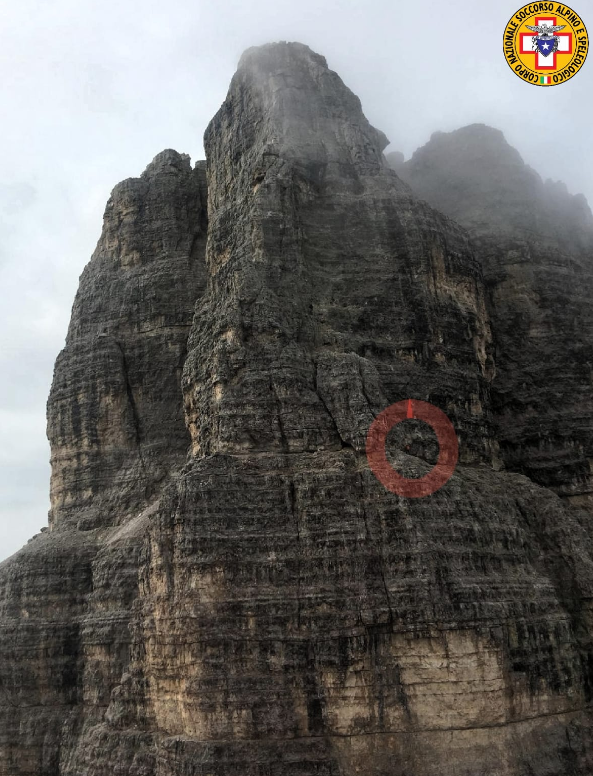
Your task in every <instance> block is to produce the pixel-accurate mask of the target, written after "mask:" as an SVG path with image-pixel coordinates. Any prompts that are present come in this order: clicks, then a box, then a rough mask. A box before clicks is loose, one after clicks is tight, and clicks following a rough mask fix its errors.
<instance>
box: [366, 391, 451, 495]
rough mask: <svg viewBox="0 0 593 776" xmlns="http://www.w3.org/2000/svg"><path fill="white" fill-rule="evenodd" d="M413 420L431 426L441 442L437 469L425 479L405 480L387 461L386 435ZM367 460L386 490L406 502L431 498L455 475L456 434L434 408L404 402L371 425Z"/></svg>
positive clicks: (381, 415) (421, 403)
mask: <svg viewBox="0 0 593 776" xmlns="http://www.w3.org/2000/svg"><path fill="white" fill-rule="evenodd" d="M409 418H414V419H416V420H422V421H423V422H424V423H428V425H429V426H431V427H432V429H433V430H434V432H435V434H436V436H437V440H438V442H439V457H438V460H437V462H436V465H435V466H434V468H433V469H431V470H430V471H429V472H428V474H425V475H424V477H418V478H408V477H402V476H401V474H399V473H398V472H396V470H395V469H394V468H393V466H392V465H391V464H390V463H389V461H388V460H387V455H386V452H385V442H386V440H387V434H389V432H390V431H391V429H392V428H393V427H394V426H396V425H397V424H398V423H401V421H402V420H407V419H409ZM366 451H367V460H368V462H369V466H370V467H371V470H372V472H373V474H374V475H375V477H376V478H377V479H378V480H379V482H380V483H381V484H382V485H384V486H385V487H386V488H387V490H390V491H391V492H392V493H396V494H397V495H398V496H405V497H406V498H422V497H423V496H430V495H431V494H432V493H434V492H435V491H436V490H438V489H439V488H442V487H443V485H444V484H445V483H446V482H447V480H448V479H449V478H450V477H451V475H452V474H453V472H454V471H455V466H456V465H457V458H458V457H459V444H458V442H457V434H456V433H455V429H454V428H453V425H452V423H451V421H450V420H449V418H448V417H447V416H446V415H445V413H444V412H443V411H442V410H440V409H439V408H438V407H435V406H434V404H429V403H428V402H426V401H416V399H414V400H412V399H404V401H399V402H397V404H392V405H391V406H390V407H387V409H386V410H383V412H382V413H381V414H380V415H377V417H376V418H375V420H374V421H373V422H372V424H371V427H370V429H369V433H368V435H367V445H366Z"/></svg>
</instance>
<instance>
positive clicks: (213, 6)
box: [0, 0, 593, 559]
mask: <svg viewBox="0 0 593 776" xmlns="http://www.w3.org/2000/svg"><path fill="white" fill-rule="evenodd" d="M574 2H575V3H576V6H575V5H574V3H573V4H572V5H573V6H574V7H575V10H577V12H579V11H580V9H581V7H582V11H583V14H584V15H585V23H587V22H588V23H589V29H590V31H592V30H593V9H592V8H591V5H590V2H587V3H585V2H583V0H579V2H580V4H579V2H577V0H574ZM521 4H522V3H521V0H510V2H509V0H497V2H496V3H493V4H490V5H489V6H487V7H486V6H484V4H483V3H479V2H476V0H451V1H450V2H448V3H442V2H437V1H436V0H414V2H405V3H404V2H397V0H367V2H364V3H363V2H361V0H350V1H349V0H243V1H241V2H240V1H239V0H217V2H204V0H167V1H166V2H163V1H162V0H159V2H151V0H142V1H141V2H140V0H131V1H126V0H101V2H89V1H88V0H53V2H51V3H49V2H46V1H45V0H44V2H33V1H32V0H4V2H3V3H2V10H1V12H0V68H1V72H0V115H1V116H2V125H1V130H0V132H1V136H2V142H1V143H0V288H1V292H2V304H1V306H0V369H1V375H2V381H1V383H0V559H2V558H4V557H6V556H8V555H10V554H12V553H13V552H14V551H16V550H17V549H18V548H19V547H20V546H21V545H22V544H24V543H25V542H26V541H27V539H28V538H29V537H30V536H32V535H33V534H34V533H36V532H37V531H38V530H39V529H40V528H41V527H42V526H44V525H46V523H47V510H48V508H49V503H48V495H47V494H48V488H49V464H48V460H49V447H48V444H47V441H46V437H45V402H46V398H47V394H48V392H49V387H50V382H51V377H52V369H53V362H54V360H55V357H56V355H57V354H58V352H59V350H60V348H61V347H62V344H63V341H64V336H65V333H66V328H67V324H68V320H69V316H70V308H71V304H72V301H73V298H74V294H75V291H76V287H77V284H78V277H79V275H80V273H81V271H82V269H83V267H84V265H85V264H86V262H87V261H88V259H89V257H90V255H91V253H92V251H93V249H94V246H95V243H96V241H97V239H98V237H99V234H100V230H101V222H102V215H103V208H104V206H105V203H106V201H107V198H108V196H109V193H110V191H111V189H112V188H113V186H114V185H115V184H116V183H117V182H118V181H120V180H122V179H123V178H127V177H130V176H136V175H139V174H140V173H141V172H142V171H143V170H144V168H145V167H146V165H147V164H148V163H149V162H150V160H151V159H152V158H153V157H154V156H155V155H156V154H157V153H158V152H159V151H161V150H163V149H164V148H175V149H176V150H178V151H180V152H185V153H189V154H190V155H191V157H192V159H193V160H196V159H197V158H203V148H202V136H203V132H204V129H205V128H206V125H207V123H208V121H209V119H210V118H211V117H212V116H213V114H214V113H215V111H216V110H217V109H218V107H219V106H220V104H221V102H222V101H223V99H224V97H225V94H226V90H227V87H228V83H229V80H230V78H231V76H232V74H233V72H234V70H235V68H236V64H237V61H238V59H239V57H240V55H241V53H242V51H243V50H244V49H245V48H247V47H249V46H253V45H258V44H262V43H267V42H270V41H274V40H299V41H301V42H303V43H307V44H308V45H310V46H311V47H312V48H313V49H315V50H316V51H318V52H319V53H322V54H324V55H325V56H326V57H327V59H328V63H329V65H330V67H331V68H333V69H334V70H337V72H338V73H339V74H340V75H341V76H342V78H343V79H344V80H345V82H346V83H347V84H348V86H350V88H352V89H353V90H354V91H355V92H356V93H357V94H358V95H359V96H360V98H361V100H362V104H363V107H364V109H365V113H366V115H367V117H368V118H369V119H370V121H371V122H372V123H373V124H375V126H377V127H379V128H380V129H382V130H383V131H384V132H385V133H386V134H387V136H388V137H389V138H390V140H391V142H392V146H391V148H390V149H389V150H401V151H403V152H404V153H405V155H406V158H407V157H409V156H410V155H411V153H412V152H413V151H414V149H415V148H416V147H417V146H419V145H422V144H424V143H425V142H426V141H427V140H428V138H429V137H430V135H431V133H432V132H433V131H434V130H437V129H441V130H451V129H455V128H457V127H459V126H463V125H465V124H469V123H472V122H485V123H488V124H492V125H493V126H496V127H498V128H500V129H502V130H503V131H504V132H505V134H506V137H507V139H508V140H509V142H511V143H512V144H513V145H514V146H515V147H516V148H518V149H519V151H520V152H521V154H522V155H523V158H524V159H525V160H526V161H527V162H528V163H529V164H531V165H532V166H533V167H534V168H535V169H537V170H538V171H539V172H540V173H541V174H542V175H543V176H544V177H551V178H553V179H561V180H564V181H565V182H566V183H567V185H568V187H569V190H570V191H572V192H573V193H577V192H583V193H585V195H586V196H587V198H588V199H589V202H593V154H592V152H591V140H590V137H591V125H592V119H593V108H592V107H591V94H592V93H593V56H592V57H591V58H590V60H591V61H588V62H587V63H586V64H585V66H584V68H583V70H581V72H580V73H579V74H578V75H577V76H576V77H575V78H573V79H572V80H571V81H570V82H568V83H566V84H564V85H562V86H558V87H554V88H552V89H551V90H550V89H543V88H537V87H534V86H530V85H528V84H525V83H523V82H522V81H521V80H520V79H519V78H517V77H516V76H515V75H514V74H513V73H512V72H511V70H510V69H509V67H508V66H507V64H506V62H505V59H504V57H503V54H502V35H503V30H504V27H505V25H506V23H507V21H508V19H509V18H510V17H511V16H512V15H513V14H514V13H515V11H517V10H518V8H519V7H520V5H521ZM587 8H588V9H589V11H590V17H591V18H590V19H589V18H587V11H586V9H587Z"/></svg>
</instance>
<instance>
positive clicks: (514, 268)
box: [389, 125, 593, 511]
mask: <svg viewBox="0 0 593 776" xmlns="http://www.w3.org/2000/svg"><path fill="white" fill-rule="evenodd" d="M389 161H390V164H391V165H392V167H393V168H394V169H397V170H398V174H399V175H400V176H402V177H403V178H404V179H405V180H407V181H408V182H409V183H410V185H411V186H412V188H413V189H414V191H415V192H416V193H417V194H418V195H419V196H420V197H422V198H423V199H426V200H427V201H428V202H430V203H431V204H432V205H434V206H435V207H437V208H438V209H439V210H441V211H442V212H443V213H446V214H447V215H449V216H451V217H452V218H454V219H455V220H456V221H458V222H459V223H460V224H463V226H465V227H466V228H467V229H468V231H469V234H470V236H471V238H472V245H473V246H474V248H475V251H476V254H477V256H478V258H479V259H480V263H481V265H482V268H483V272H484V282H485V285H486V294H487V301H488V310H489V317H490V321H491V323H492V327H493V329H494V332H495V338H494V340H495V343H494V344H495V348H496V350H495V362H496V378H495V380H494V382H493V384H492V392H493V393H492V398H493V405H492V409H493V412H494V414H495V420H496V426H497V434H496V437H497V439H498V440H499V442H500V444H501V448H502V453H503V457H504V460H505V462H506V465H507V467H508V468H510V469H513V470H515V471H519V472H522V473H524V474H526V475H527V476H528V477H530V478H531V479H532V480H534V481H535V482H538V483H539V484H541V485H544V486H546V487H549V488H553V489H554V490H555V491H556V492H557V493H559V494H560V495H562V496H565V497H567V498H569V499H570V500H571V501H572V502H574V503H578V504H581V505H583V506H585V507H587V508H588V509H589V510H590V511H591V510H593V500H592V496H591V494H592V493H593V479H592V466H591V463H592V461H593V393H592V391H591V385H592V382H593V306H592V304H591V299H592V298H593V262H592V260H591V257H592V256H593V216H592V215H591V211H590V210H589V208H588V206H587V203H586V201H585V199H584V197H583V196H582V195H578V196H576V197H573V196H571V195H570V194H568V192H567V190H566V187H565V186H564V185H563V184H561V183H553V182H552V181H549V180H548V181H546V182H545V183H544V182H543V181H542V180H541V178H540V177H539V175H538V174H537V173H535V172H534V171H533V170H532V169H531V168H529V167H528V166H527V165H525V164H524V163H523V161H522V159H521V157H520V155H519V154H518V152H517V151H516V150H515V149H514V148H511V146H509V145H508V143H507V142H506V141H505V139H504V137H503V135H502V133H501V132H499V131H498V130H495V129H492V128H490V127H486V126H483V125H474V126H470V127H465V128H464V129H460V130H457V131H456V132H451V133H448V134H445V133H442V132H437V133H435V134H434V135H433V136H432V138H431V140H430V142H429V143H428V144H427V145H426V146H424V147H423V148H421V149H419V150H418V151H416V153H415V154H414V156H413V157H412V159H410V160H409V161H408V162H407V163H405V164H402V160H401V159H398V158H397V157H396V156H393V157H392V158H390V160H389Z"/></svg>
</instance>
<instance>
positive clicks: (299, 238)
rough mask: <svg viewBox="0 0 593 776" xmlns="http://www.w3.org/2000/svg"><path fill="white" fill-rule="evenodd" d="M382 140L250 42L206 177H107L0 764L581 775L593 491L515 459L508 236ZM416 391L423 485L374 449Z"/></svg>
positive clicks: (10, 658)
mask: <svg viewBox="0 0 593 776" xmlns="http://www.w3.org/2000/svg"><path fill="white" fill-rule="evenodd" d="M386 143H387V141H386V138H385V137H384V136H383V135H382V134H381V133H380V132H378V131H377V130H375V129H374V128H373V127H371V126H370V125H369V123H368V122H367V120H366V119H365V117H364V115H363V113H362V110H361V106H360V102H359V100H358V99H357V98H356V97H355V96H354V95H353V94H352V92H350V91H349V90H348V89H347V87H346V86H345V85H344V84H343V83H342V81H341V80H340V78H339V77H338V76H337V75H336V74H335V73H333V72H332V71H331V70H329V69H328V67H327V65H326V62H325V60H324V59H323V58H322V57H321V56H319V55H317V54H314V53H313V52H312V51H311V50H310V49H308V48H307V47H305V46H302V45H300V44H285V43H283V44H275V45H271V46H264V47H262V48H258V49H252V50H249V51H248V52H246V53H245V55H244V56H243V58H242V60H241V62H240V65H239V69H238V72H237V74H236V75H235V77H234V78H233V81H232V83H231V86H230V89H229V93H228V95H227V98H226V100H225V102H224V104H223V105H222V107H221V109H220V110H219V112H218V113H217V115H216V116H215V117H214V119H213V120H212V122H211V124H210V126H209V127H208V129H207V131H206V136H205V146H206V154H207V163H206V180H204V177H203V167H202V166H200V165H198V166H197V168H196V169H195V170H191V168H190V166H189V163H188V161H187V159H186V158H185V157H183V156H180V155H177V154H175V153H174V152H165V153H164V154H162V155H160V156H159V157H157V158H156V160H155V161H154V162H153V164H152V165H151V166H150V167H149V168H148V170H147V172H146V173H145V174H144V176H143V177H142V178H141V179H138V180H134V181H130V182H126V183H124V184H120V186H119V187H117V188H116V189H115V191H114V195H113V197H112V199H111V200H110V203H109V204H108V208H107V213H106V220H105V226H104V231H103V236H102V238H101V240H100V242H99V246H98V248H97V252H96V253H95V255H94V256H93V258H92V260H91V262H90V264H89V266H88V268H87V270H85V274H84V275H83V278H82V279H81V288H80V291H79V295H78V297H77V301H76V302H75V307H74V311H73V318H72V325H71V329H70V332H69V335H68V341H67V344H66V349H65V351H64V352H63V354H62V355H61V356H60V358H59V359H58V363H57V366H56V374H55V380H54V387H53V389H52V395H51V397H50V402H49V407H48V416H49V434H50V438H51V442H52V466H53V477H52V516H51V530H50V531H47V532H45V533H43V534H42V535H41V536H39V537H36V538H35V539H34V540H33V541H32V542H31V543H30V544H29V545H28V546H27V547H26V548H25V549H24V550H23V551H22V552H21V553H19V554H17V555H16V556H14V557H13V558H11V559H10V560H9V561H7V562H5V563H4V564H2V565H1V566H0V776H15V775H17V776H25V775H27V776H32V774H36V775H37V774H42V775H43V776H81V775H82V774H84V776H104V775H105V774H113V773H120V774H122V775H124V774H125V776H231V774H237V776H239V774H241V776H262V775H263V774H278V776H280V774H282V775H283V776H285V775H286V774H290V776H321V774H326V775H329V774H332V775H333V776H338V774H339V776H354V775H355V774H373V775H374V776H388V774H389V776H394V774H395V775H397V776H404V775H405V776H437V774H438V775H439V776H453V775H455V776H476V774H483V775H484V776H486V775H487V776H528V775H529V776H534V775H535V776H544V775H545V776H551V774H555V775H556V776H568V775H569V774H571V775H572V776H575V775H576V774H578V775H579V776H585V774H589V773H591V771H592V770H593V740H592V736H591V717H590V712H589V706H590V702H591V681H592V670H593V648H592V645H591V629H592V623H591V606H590V602H591V597H592V593H593V541H592V537H591V531H590V527H589V522H588V520H589V515H588V514H587V513H586V512H583V511H581V510H580V508H579V505H578V504H577V503H574V502H573V503H571V502H570V501H569V500H566V499H562V498H561V497H560V496H559V495H558V494H557V493H555V492H554V491H553V490H552V489H551V487H549V486H553V487H555V488H557V483H556V480H555V479H554V477H553V476H552V475H550V480H549V481H546V471H547V470H546V468H545V467H540V469H539V470H538V471H540V472H543V473H542V474H541V476H538V477H531V478H529V477H526V476H524V475H523V474H520V473H516V472H514V471H512V469H513V468H516V469H520V470H521V471H525V472H526V473H527V474H530V470H528V469H527V468H525V469H521V467H519V466H515V467H514V466H513V463H514V459H513V458H512V457H510V454H509V450H510V443H509V440H508V438H507V436H506V435H505V434H506V432H505V430H504V429H505V426H504V424H503V423H502V421H501V417H502V414H503V413H502V410H501V400H500V398H499V397H500V395H502V393H503V392H504V390H505V389H506V390H509V391H512V390H515V384H514V383H513V382H512V379H511V378H512V369H511V366H510V364H511V360H510V359H511V357H512V354H511V356H509V355H508V354H505V347H506V346H507V345H508V347H509V348H512V347H515V344H514V342H511V341H510V339H509V337H508V336H507V335H505V334H504V330H501V329H500V326H501V321H503V322H504V314H503V312H501V310H502V309H503V308H502V307H497V302H498V300H499V297H496V296H493V295H492V293H491V285H492V282H491V280H490V277H491V273H492V272H494V271H495V270H494V269H493V266H494V264H495V262H496V261H497V256H496V255H494V253H493V254H492V255H491V256H490V257H489V258H490V259H491V263H490V264H488V262H487V260H486V258H487V257H485V255H484V253H483V251H482V246H481V244H479V245H478V249H477V250H475V249H474V247H473V246H472V242H471V241H470V238H469V236H468V234H467V232H466V231H465V230H464V229H463V228H462V227H461V226H459V225H458V224H457V223H456V222H455V221H453V220H451V219H450V218H448V217H447V216H446V215H443V214H441V213H440V212H439V211H438V210H434V209H433V208H432V207H430V206H429V205H428V204H426V203H425V202H423V201H421V200H418V199H416V197H415V195H414V194H413V193H412V191H411V190H410V189H409V188H408V185H406V184H405V183H403V182H402V180H401V179H400V177H398V175H397V174H396V173H395V172H394V171H393V170H391V169H390V167H389V165H388V163H387V161H386V159H385V157H384V156H383V150H384V148H385V146H386ZM512 153H514V152H512ZM398 167H402V163H401V159H399V160H398ZM403 168H406V165H403ZM402 175H404V176H405V177H409V176H408V172H407V170H406V172H402ZM206 186H207V192H208V193H207V197H208V211H207V214H206V210H205V191H206ZM550 196H551V197H556V196H558V197H560V198H561V199H562V197H563V196H564V195H562V194H556V193H555V192H554V193H553V194H550ZM470 199H473V198H472V197H470ZM438 204H439V205H441V208H442V209H444V210H446V209H447V208H445V207H443V206H442V204H441V203H438ZM580 207H581V211H582V212H581V214H580V215H579V216H578V219H577V216H575V215H574V212H573V209H571V208H569V210H570V211H571V213H572V215H571V217H574V218H575V219H577V220H578V224H579V227H578V229H579V230H580V231H579V235H578V238H575V239H578V242H579V245H578V246H577V248H575V250H577V249H578V251H581V253H579V261H581V262H582V263H583V264H584V263H585V261H586V251H587V250H588V247H587V246H588V243H587V240H589V239H590V236H591V230H590V226H589V224H588V223H587V213H586V210H585V209H584V207H582V205H580ZM454 215H455V216H456V217H457V218H459V220H464V219H463V217H462V214H461V213H455V214H454ZM503 221H504V219H503ZM206 229H207V245H206V246H205V253H204V239H205V234H206ZM508 233H509V235H510V236H509V238H508V239H509V240H511V239H516V240H520V239H522V238H521V237H520V236H519V233H518V231H515V227H514V225H513V224H511V223H510V224H509V225H508ZM515 234H516V235H517V236H516V237H513V235H515ZM505 239H506V238H505ZM571 250H572V248H571ZM571 255H572V254H571ZM500 261H501V268H500V272H501V273H503V272H506V264H505V257H504V255H502V254H501V256H500ZM546 266H547V265H546ZM534 274H536V272H535V270H534ZM526 282H527V280H526ZM530 293H531V292H530ZM534 293H535V292H534ZM577 294H578V289H577V290H574V289H573V287H572V286H571V285H570V284H568V285H567V286H566V295H567V296H568V298H569V301H570V300H572V299H573V298H574V299H576V298H577ZM501 298H502V299H506V298H507V297H505V296H504V295H503V296H502V297H501ZM538 299H539V304H541V306H542V310H544V311H545V310H547V309H548V308H546V304H547V303H548V302H549V305H550V307H549V311H550V312H549V314H550V315H556V314H557V313H556V312H555V310H556V307H557V305H558V303H559V302H558V300H557V299H554V298H552V297H551V296H550V297H547V298H546V297H544V296H543V295H542V296H540V297H538ZM575 304H576V302H575ZM505 337H506V338H505ZM583 337H584V338H585V335H583ZM559 341H560V340H559V339H558V340H554V339H553V338H551V337H550V338H549V339H548V347H549V348H550V349H551V350H553V348H554V347H555V346H556V345H555V343H556V342H559ZM495 346H496V354H495V351H494V347H495ZM495 356H496V357H495ZM498 359H500V360H501V364H502V367H501V374H502V377H499V372H498V363H497V361H498ZM505 375H507V376H506V377H505ZM537 379H539V377H538V375H534V376H533V380H534V381H536V380H537ZM497 381H498V382H497ZM579 386H580V387H579V390H580V391H582V394H583V396H585V394H586V391H585V385H584V383H582V384H579ZM505 387H506V388H505ZM547 388H548V386H547V385H542V389H546V390H547ZM557 390H559V388H558V389H557ZM408 397H412V398H416V399H422V400H426V401H430V402H432V403H433V404H435V405H436V406H438V407H440V408H441V409H442V410H444V411H445V412H446V413H447V414H448V415H449V417H450V418H451V420H452V421H453V423H454V425H455V428H456V431H457V434H458V437H459V441H460V453H461V455H460V463H459V466H458V467H457V470H456V472H455V475H454V476H453V477H452V478H451V480H450V481H449V482H448V483H447V484H446V485H445V486H444V487H443V488H442V489H441V490H439V491H438V492H437V493H435V494H434V495H432V496H430V497H426V498H422V499H416V500H410V499H405V498H401V497H398V496H396V495H394V494H392V493H390V492H389V491H387V490H385V488H383V486H382V485H381V484H380V483H379V482H378V481H377V480H376V479H375V477H374V476H373V474H372V473H371V472H370V470H369V468H368V464H367V461H366V457H365V454H364V444H365V437H366V433H367V431H368V428H369V425H370V423H371V422H372V420H373V419H374V417H375V416H376V415H377V414H378V413H379V412H380V411H381V410H383V409H384V408H385V407H387V406H388V405H389V404H391V403H393V402H396V401H399V400H401V399H404V398H408ZM588 398H589V399H590V397H589V396H588ZM586 412H587V408H586V407H584V409H583V413H584V414H586ZM183 416H184V418H185V424H183V423H182V422H181V420H182V418H183ZM550 417H551V416H550ZM545 420H546V418H544V421H545ZM589 420H590V415H588V416H587V419H585V420H583V425H585V424H586V423H587V422H589ZM410 423H411V424H412V425H413V424H414V421H410ZM573 429H574V430H573V431H572V432H571V433H572V434H573V435H576V434H577V432H578V433H580V425H579V424H578V423H577V422H576V421H575V423H574V424H573ZM416 433H418V429H416ZM575 438H576V436H575ZM546 439H547V437H545V436H542V438H541V446H542V448H543V447H544V446H545V444H547V441H546ZM530 444H531V443H530ZM390 448H391V449H390V455H391V458H392V460H393V462H394V465H395V466H397V467H398V468H400V469H402V470H404V469H405V470H406V471H407V472H410V473H414V474H416V475H418V474H421V473H422V472H424V471H426V470H427V469H429V468H430V464H431V456H430V449H429V448H430V444H427V445H426V446H425V447H421V448H420V451H419V455H418V456H412V455H409V454H408V453H407V452H405V449H404V448H405V446H404V444H403V440H402V439H401V438H397V439H394V440H393V444H391V445H390ZM186 451H187V456H186ZM500 455H502V456H503V459H504V460H505V461H506V463H507V468H506V469H505V468H504V467H503V464H502V463H501V460H500Z"/></svg>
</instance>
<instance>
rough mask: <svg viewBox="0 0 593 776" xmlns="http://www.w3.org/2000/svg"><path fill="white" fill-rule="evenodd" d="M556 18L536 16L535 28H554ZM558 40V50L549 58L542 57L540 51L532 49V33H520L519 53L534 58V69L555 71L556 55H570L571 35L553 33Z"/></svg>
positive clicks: (568, 33)
mask: <svg viewBox="0 0 593 776" xmlns="http://www.w3.org/2000/svg"><path fill="white" fill-rule="evenodd" d="M556 19H557V17H556V16H536V17H535V26H536V27H538V26H539V25H540V24H545V25H547V26H548V27H552V26H554V27H555V26H556ZM554 34H555V35H556V37H557V38H558V50H557V51H554V53H553V54H551V55H549V56H547V57H546V56H544V55H543V54H542V53H541V52H540V51H537V50H535V49H534V48H533V38H534V36H535V35H534V33H533V32H529V33H525V32H522V33H521V34H520V35H519V37H520V38H521V43H520V46H521V48H520V51H521V54H533V55H534V57H535V63H534V67H535V69H536V70H556V69H557V67H558V65H557V64H556V54H572V33H570V32H556V33H554Z"/></svg>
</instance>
